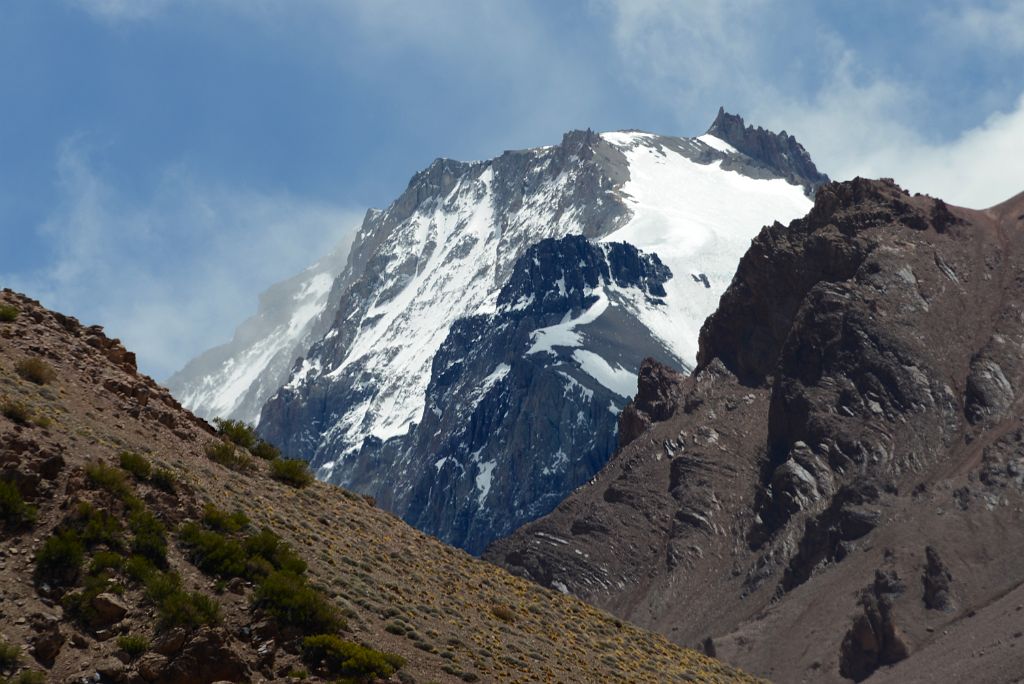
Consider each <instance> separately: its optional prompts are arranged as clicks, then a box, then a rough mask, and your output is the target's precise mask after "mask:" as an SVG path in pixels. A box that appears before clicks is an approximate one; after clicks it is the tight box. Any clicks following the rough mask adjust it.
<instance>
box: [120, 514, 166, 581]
mask: <svg viewBox="0 0 1024 684" xmlns="http://www.w3.org/2000/svg"><path fill="white" fill-rule="evenodd" d="M128 528H129V529H130V530H131V531H132V534H133V535H134V536H133V537H132V553H134V554H135V555H137V556H142V557H143V558H147V559H149V561H150V562H152V563H153V564H154V565H155V566H157V567H159V568H163V567H167V530H166V529H165V528H164V525H163V523H161V522H160V521H159V520H157V518H156V516H155V515H153V514H152V513H150V512H149V511H146V510H140V511H135V512H134V513H132V514H131V516H130V517H129V518H128Z"/></svg>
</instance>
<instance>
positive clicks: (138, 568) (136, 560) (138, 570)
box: [124, 556, 160, 584]
mask: <svg viewBox="0 0 1024 684" xmlns="http://www.w3.org/2000/svg"><path fill="white" fill-rule="evenodd" d="M159 572H160V571H159V570H157V569H156V566H155V565H153V562H152V561H150V560H149V559H148V558H144V557H143V556H132V557H131V558H129V559H128V560H126V561H125V562H124V574H125V575H126V576H128V577H129V578H130V579H133V580H135V581H136V582H140V583H142V584H146V583H147V582H148V581H149V579H150V578H151V577H152V576H153V574H154V573H159Z"/></svg>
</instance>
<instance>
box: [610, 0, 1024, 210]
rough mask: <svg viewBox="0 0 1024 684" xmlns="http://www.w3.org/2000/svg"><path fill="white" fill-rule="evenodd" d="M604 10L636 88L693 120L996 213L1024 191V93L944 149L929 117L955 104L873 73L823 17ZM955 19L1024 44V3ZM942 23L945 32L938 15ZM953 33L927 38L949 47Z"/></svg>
mask: <svg viewBox="0 0 1024 684" xmlns="http://www.w3.org/2000/svg"><path fill="white" fill-rule="evenodd" d="M602 6H603V7H605V9H606V10H610V12H611V15H612V18H613V26H614V30H613V35H614V44H615V46H616V49H617V52H618V55H619V58H620V60H621V62H622V64H623V66H624V67H625V68H626V70H627V72H628V73H629V74H630V75H631V76H632V79H633V81H634V82H635V83H636V84H638V86H639V87H641V88H643V89H644V90H645V91H646V92H647V94H648V95H649V96H650V97H652V98H657V99H660V100H662V101H664V102H666V103H668V104H669V105H670V106H672V107H674V108H675V109H676V110H677V111H679V112H680V119H681V120H687V119H688V120H690V121H692V120H693V119H694V116H695V115H694V112H695V110H700V109H703V110H704V111H707V112H712V111H714V108H716V107H717V105H718V104H724V105H725V107H726V108H727V109H730V110H732V111H737V112H738V113H741V114H745V115H746V116H747V118H748V120H749V121H751V122H755V123H758V124H760V125H765V126H768V127H770V128H773V129H775V130H780V129H785V130H787V131H788V132H790V133H792V134H794V135H795V136H796V137H797V138H798V139H799V140H800V141H801V142H802V143H803V144H804V146H805V147H806V148H807V149H808V151H809V152H810V153H811V156H812V157H813V158H814V160H815V162H816V163H817V165H818V167H819V168H821V169H822V170H823V171H825V172H826V173H828V174H829V175H830V176H832V177H833V178H835V179H838V180H842V179H847V178H852V177H853V176H856V175H861V176H866V177H892V178H895V179H896V181H897V182H898V183H900V184H901V185H903V186H904V187H906V188H908V189H910V190H912V191H917V192H925V193H929V194H932V195H936V196H941V197H943V198H945V199H947V200H948V201H950V202H952V203H954V204H961V205H966V206H971V207H976V208H977V207H987V206H991V205H992V204H996V203H998V202H1000V201H1002V200H1005V199H1007V198H1009V197H1010V196H1012V195H1014V194H1016V193H1018V192H1020V191H1021V190H1024V95H1022V96H1021V98H1020V99H1019V100H1018V101H1017V102H1016V103H1015V104H1014V106H1013V107H1012V108H1011V109H1010V110H1009V111H1007V112H1005V113H995V114H991V115H990V116H989V117H988V118H987V119H985V120H984V121H979V122H977V123H976V125H975V126H973V127H972V128H969V129H967V130H963V131H960V132H958V133H957V134H955V135H952V136H949V137H947V138H945V139H939V140H936V139H934V138H930V137H928V136H927V135H926V134H925V133H924V132H926V131H931V130H932V127H931V126H930V122H929V121H928V120H927V117H928V113H929V112H930V111H933V109H934V108H936V107H943V106H950V105H948V104H947V102H945V101H944V99H943V97H942V94H941V93H938V92H934V91H933V90H929V89H928V88H927V87H926V86H925V85H923V84H922V83H920V82H916V81H912V80H908V77H904V78H898V77H896V76H893V75H891V74H888V73H879V72H877V71H873V70H871V69H869V68H868V67H867V66H866V65H865V64H864V63H863V60H862V59H861V58H860V56H859V55H858V54H857V52H856V51H855V50H854V49H853V48H852V47H851V46H849V45H847V43H846V42H845V41H844V40H843V38H842V37H841V36H840V34H839V33H837V32H836V31H834V30H832V29H831V28H830V27H829V26H828V25H827V22H825V21H824V20H822V19H821V18H820V17H815V16H814V15H815V12H814V11H811V9H812V8H808V7H805V8H804V9H805V10H808V11H805V12H803V11H799V8H795V9H794V8H793V7H792V6H791V5H790V4H789V3H785V4H783V3H781V2H778V1H777V0H719V1H717V2H706V3H681V2H672V1H671V0H605V1H604V3H603V5H602ZM780 21H782V22H783V25H782V26H780V25H779V24H778V22H780ZM943 21H946V22H949V25H950V26H952V25H953V24H956V25H957V26H962V27H964V31H966V32H967V33H969V34H970V36H969V37H970V39H971V40H974V41H983V40H993V41H995V42H997V43H998V45H999V46H1000V48H1010V47H1015V46H1018V41H1020V40H1021V39H1024V4H1021V3H1017V2H1013V3H1011V2H1007V3H1005V4H1002V5H999V6H998V7H994V8H991V7H990V8H988V9H981V8H974V7H971V8H964V9H963V10H962V11H960V12H958V13H956V14H951V15H948V16H946V17H945V19H944V20H943ZM801 22H802V25H801ZM932 24H934V25H937V26H938V25H944V24H943V22H942V21H938V20H936V19H934V17H933V21H932ZM942 33H943V31H942V30H938V31H937V33H936V35H934V36H931V37H930V38H929V37H927V36H925V37H922V36H916V37H915V40H922V41H927V40H929V39H932V40H936V41H937V40H938V38H937V36H938V35H940V34H942ZM967 39H968V38H964V37H961V38H960V39H959V40H961V41H963V40H967ZM1017 87H1021V86H1020V84H1017ZM1019 94H1021V93H1020V92H1015V93H1013V95H1019Z"/></svg>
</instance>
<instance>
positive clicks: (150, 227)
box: [0, 138, 362, 378]
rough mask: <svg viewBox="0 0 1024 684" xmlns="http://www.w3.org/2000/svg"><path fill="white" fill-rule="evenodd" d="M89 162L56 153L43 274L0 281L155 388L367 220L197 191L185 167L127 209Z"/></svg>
mask: <svg viewBox="0 0 1024 684" xmlns="http://www.w3.org/2000/svg"><path fill="white" fill-rule="evenodd" d="M91 153H93V152H92V150H90V148H89V146H88V142H87V141H86V140H84V139H81V138H75V139H72V140H69V141H67V142H66V143H65V144H64V145H63V146H62V147H61V149H60V151H59V154H58V159H57V174H58V179H59V184H60V188H61V197H62V199H61V203H60V205H59V207H57V209H56V210H55V212H54V213H53V215H52V216H51V217H50V218H49V219H48V220H47V221H46V222H45V223H44V224H43V225H42V226H40V227H39V230H40V232H41V233H42V235H43V236H44V238H45V240H46V243H47V245H48V248H49V260H48V264H47V266H45V267H44V268H42V269H40V270H38V271H35V272H31V273H28V274H21V275H19V276H14V275H10V274H5V275H0V279H2V280H3V282H5V283H7V284H10V286H11V287H14V288H16V289H20V290H23V291H25V292H27V293H29V294H30V295H32V296H34V297H37V298H39V299H40V300H41V301H43V303H44V304H46V305H47V306H50V307H52V308H55V309H58V310H61V311H63V312H65V313H69V314H73V315H76V316H78V317H79V318H81V319H83V320H84V321H86V322H89V323H94V322H99V323H102V324H103V325H104V326H105V327H106V328H107V330H108V332H109V333H110V334H111V335H114V336H117V337H120V338H121V339H122V340H123V341H124V342H125V343H126V344H127V346H128V347H129V348H131V349H134V350H135V351H137V352H138V353H139V362H140V366H141V367H142V369H143V370H144V371H145V372H148V373H150V374H152V375H154V376H156V377H158V378H163V377H165V376H166V375H168V374H169V373H170V372H172V371H174V370H176V369H177V368H179V367H180V366H182V365H183V364H184V363H185V362H186V361H187V360H189V359H190V358H191V357H193V356H194V355H196V354H198V353H199V352H201V351H203V350H204V349H206V348H208V347H210V346H212V345H214V344H218V343H222V342H225V341H227V340H228V339H230V336H231V333H232V330H233V328H234V326H235V325H237V324H238V323H239V322H240V321H241V320H242V319H243V318H244V317H245V316H246V315H249V314H250V313H252V312H253V310H254V309H255V305H256V294H257V293H258V292H260V291H262V290H263V289H264V288H266V287H267V286H269V285H270V284H272V283H274V282H276V281H278V280H281V279H283V278H286V277H289V276H291V275H294V274H295V273H297V272H299V271H300V270H301V269H303V268H305V267H306V266H308V265H309V264H310V263H312V262H314V261H316V259H317V258H319V257H321V256H323V255H324V254H326V253H327V252H328V251H329V250H330V249H331V248H332V247H334V245H335V244H337V243H339V242H341V241H342V240H343V239H345V238H346V236H347V234H349V233H350V231H351V230H352V229H353V228H354V227H355V226H356V225H357V224H358V221H359V220H360V218H361V214H362V212H361V211H355V210H353V209H351V208H348V207H337V206H332V205H330V204H327V203H323V202H318V201H313V200H307V199H305V198H301V197H294V196H289V195H267V194H261V193H255V192H250V191H246V190H244V189H242V190H240V189H236V188H225V187H218V186H216V184H209V183H204V182H199V181H198V180H197V179H195V178H194V177H193V176H192V175H191V174H190V172H189V170H188V168H186V167H183V166H179V167H174V168H168V169H166V170H165V171H164V173H163V174H162V177H161V180H160V181H159V183H158V185H157V187H155V188H154V189H153V191H152V193H151V194H149V195H148V196H146V197H144V198H142V199H137V198H129V197H126V196H124V195H123V194H122V193H120V192H119V191H118V190H117V188H115V187H113V186H112V185H111V184H110V183H108V182H107V180H105V179H104V178H103V177H102V176H101V175H100V174H98V173H97V171H96V169H95V167H94V164H93V162H92V158H91V156H90V155H91Z"/></svg>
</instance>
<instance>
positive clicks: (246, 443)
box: [213, 418, 260, 449]
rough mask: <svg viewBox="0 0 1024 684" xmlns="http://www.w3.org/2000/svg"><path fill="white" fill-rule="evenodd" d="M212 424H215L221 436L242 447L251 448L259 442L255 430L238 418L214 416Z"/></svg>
mask: <svg viewBox="0 0 1024 684" xmlns="http://www.w3.org/2000/svg"><path fill="white" fill-rule="evenodd" d="M213 424H214V425H216V426H217V430H218V431H219V432H220V434H221V436H223V437H225V438H227V439H228V440H230V441H232V442H234V443H235V444H237V445H238V446H240V447H242V448H243V449H252V448H253V447H255V446H256V443H257V442H259V439H260V438H259V437H257V436H256V430H254V429H253V427H252V426H251V425H248V424H246V423H243V422H242V421H240V420H231V419H230V418H214V419H213Z"/></svg>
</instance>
